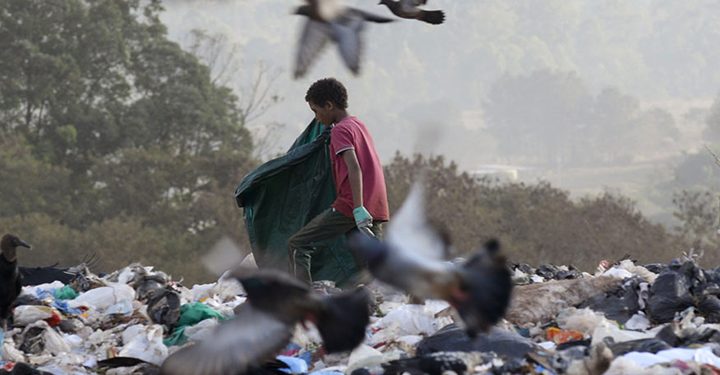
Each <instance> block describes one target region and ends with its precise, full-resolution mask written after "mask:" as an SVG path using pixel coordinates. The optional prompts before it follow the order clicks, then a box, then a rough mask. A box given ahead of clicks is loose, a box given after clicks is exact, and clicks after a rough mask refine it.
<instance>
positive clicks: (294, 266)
mask: <svg viewBox="0 0 720 375" xmlns="http://www.w3.org/2000/svg"><path fill="white" fill-rule="evenodd" d="M382 225H383V222H380V221H378V222H373V226H372V228H370V229H371V230H372V232H373V233H374V234H375V236H376V237H378V238H381V237H382ZM354 229H356V225H355V219H353V218H352V217H347V216H345V215H343V214H341V213H340V212H337V211H335V209H333V208H328V209H327V210H325V211H323V212H322V213H320V214H319V215H318V216H316V217H315V218H314V219H312V220H310V222H309V223H307V224H306V225H305V226H304V227H303V228H302V229H300V230H299V231H297V233H295V234H293V235H292V237H290V239H289V240H288V252H289V254H288V256H289V259H290V273H291V274H293V275H295V277H297V278H299V279H300V280H304V281H307V282H308V283H310V282H312V276H311V273H310V270H311V259H312V255H313V253H315V252H316V251H318V249H320V248H318V247H317V245H318V244H319V243H321V242H323V241H327V240H331V239H333V238H335V237H337V236H341V235H346V234H348V233H350V232H351V231H352V230H354ZM353 258H354V259H355V263H357V266H358V267H359V268H363V267H364V263H365V262H363V261H361V260H360V259H358V257H357V256H356V255H355V254H354V253H353Z"/></svg>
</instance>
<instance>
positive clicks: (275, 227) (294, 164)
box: [235, 120, 357, 285]
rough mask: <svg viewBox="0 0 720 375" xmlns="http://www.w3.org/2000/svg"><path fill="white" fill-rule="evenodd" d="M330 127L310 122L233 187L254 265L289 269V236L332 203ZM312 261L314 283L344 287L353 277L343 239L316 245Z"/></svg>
mask: <svg viewBox="0 0 720 375" xmlns="http://www.w3.org/2000/svg"><path fill="white" fill-rule="evenodd" d="M329 143H330V129H329V128H327V127H325V126H323V125H322V124H320V123H319V122H317V121H315V120H313V122H311V123H310V124H309V125H308V126H307V128H305V130H304V131H303V132H302V134H300V136H299V137H298V138H297V139H296V140H295V142H294V143H293V145H292V146H291V147H290V149H289V150H288V152H287V154H285V155H284V156H281V157H279V158H277V159H273V160H270V161H268V162H267V163H265V164H263V165H261V166H260V167H258V168H257V169H255V170H254V171H252V172H250V173H249V174H248V175H247V176H245V177H244V178H243V180H242V181H241V182H240V184H239V185H238V187H237V189H235V199H236V201H237V205H238V207H242V208H243V209H244V215H245V227H246V228H247V231H248V236H249V238H250V246H251V247H252V252H253V256H254V257H255V262H256V263H257V265H258V266H259V267H264V268H265V267H268V268H277V269H281V270H287V269H288V263H289V259H288V246H287V242H288V239H289V238H290V236H292V235H293V234H295V232H297V231H298V230H300V228H302V227H303V226H305V224H307V223H308V222H309V221H310V220H312V219H313V218H314V217H315V216H317V215H318V214H320V213H321V212H322V211H324V210H325V209H327V208H329V207H330V205H331V204H332V202H333V201H334V200H335V183H334V181H333V175H332V166H331V160H330V148H329ZM319 247H321V248H319V249H318V251H316V252H315V254H313V258H312V270H311V272H312V277H313V280H332V281H334V282H335V283H336V284H337V285H343V284H344V283H345V282H347V281H349V280H350V279H351V277H352V276H354V275H355V274H356V273H357V267H356V265H355V261H354V259H353V257H352V255H351V254H350V251H349V250H348V249H347V246H346V241H345V236H339V237H338V238H337V239H334V240H331V241H328V242H327V243H324V244H321V245H319Z"/></svg>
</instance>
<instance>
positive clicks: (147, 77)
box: [0, 0, 255, 277]
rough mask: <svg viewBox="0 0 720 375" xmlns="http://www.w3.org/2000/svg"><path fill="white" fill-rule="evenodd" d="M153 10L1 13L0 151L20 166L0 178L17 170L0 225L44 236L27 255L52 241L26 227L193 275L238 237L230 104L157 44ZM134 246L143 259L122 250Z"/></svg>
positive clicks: (240, 148) (244, 154)
mask: <svg viewBox="0 0 720 375" xmlns="http://www.w3.org/2000/svg"><path fill="white" fill-rule="evenodd" d="M161 11H162V7H161V5H160V2H159V0H151V1H148V2H141V1H139V0H129V1H117V0H89V1H82V0H8V1H4V2H1V3H0V132H2V134H3V140H5V139H6V136H7V137H11V139H12V141H8V142H3V143H5V145H6V146H7V147H6V148H3V150H2V152H3V153H5V154H7V153H14V154H17V155H19V156H20V157H18V158H11V159H10V160H7V161H6V160H5V159H3V162H0V176H3V177H7V178H8V180H4V181H13V179H12V177H13V176H14V175H16V174H18V171H20V170H21V169H24V170H26V171H27V173H21V174H20V176H19V177H17V179H19V180H17V179H16V180H17V181H18V182H23V183H25V185H24V186H22V187H20V186H21V185H17V186H15V185H10V186H8V187H3V188H2V189H5V190H3V193H6V190H7V194H9V196H11V197H17V199H18V200H17V201H16V202H3V203H0V206H2V209H3V210H2V211H0V219H2V221H3V222H5V223H6V224H7V225H8V228H13V227H15V226H17V227H18V228H23V230H26V231H31V232H33V233H34V235H36V236H37V237H38V238H45V240H46V241H47V242H39V243H38V242H37V241H35V244H36V247H37V248H39V249H43V248H46V249H50V248H52V247H53V245H54V244H53V243H52V240H51V239H50V238H48V237H47V236H46V235H43V234H42V233H43V232H42V231H43V228H42V227H37V226H33V225H30V224H29V223H33V222H37V223H44V224H41V225H46V227H47V228H51V227H52V228H63V229H62V230H60V229H58V230H49V231H48V233H57V234H58V236H60V235H61V233H64V234H62V236H64V237H63V238H68V241H69V242H70V244H69V245H68V247H73V246H75V247H76V248H77V249H80V248H82V247H83V246H84V245H83V242H82V241H85V242H86V243H88V242H89V243H95V244H97V246H99V247H101V248H99V249H97V250H98V251H101V252H102V253H103V254H104V255H105V256H107V257H108V258H113V255H114V254H116V253H118V252H126V253H128V252H129V253H128V254H129V255H128V256H127V257H126V258H127V259H133V257H135V258H136V259H155V260H162V261H165V262H168V263H171V268H170V269H168V270H169V271H171V272H173V271H178V272H183V274H184V275H185V276H187V277H199V276H201V275H204V273H203V270H202V269H201V268H200V267H199V266H198V262H197V257H198V256H199V255H200V254H201V253H202V251H204V250H205V249H207V248H209V246H210V244H211V243H212V241H214V240H215V239H217V238H219V237H220V236H221V235H224V234H227V235H231V236H233V237H235V238H236V240H241V239H242V238H243V236H244V232H243V231H242V229H241V225H242V221H241V215H240V213H239V212H237V209H236V208H235V206H234V202H233V199H232V194H231V193H230V192H232V190H233V187H234V185H235V184H236V183H237V181H239V179H240V178H241V177H242V175H243V174H245V173H246V172H247V171H248V170H249V168H251V167H252V166H253V165H254V164H255V161H254V159H253V158H252V151H253V143H252V137H251V135H250V133H249V132H248V130H247V129H246V128H245V126H244V120H245V116H247V111H246V112H243V111H242V110H241V109H239V108H238V98H237V97H236V96H235V95H234V94H233V92H232V91H231V90H230V89H229V88H227V87H224V86H222V85H220V84H219V82H214V81H213V79H212V77H211V74H210V69H209V68H208V67H207V66H206V65H204V64H202V63H201V62H200V61H199V60H198V58H197V57H196V56H194V55H193V54H191V53H189V52H186V51H184V50H183V49H182V48H181V47H180V46H179V45H178V44H176V43H174V42H172V41H170V40H168V39H167V35H166V29H165V26H164V25H163V24H162V23H161V22H160V20H159V14H160V12H161ZM49 184H52V186H48V185H49ZM3 197H5V195H3ZM13 223H14V224H13ZM23 223H24V224H23ZM118 228H124V230H118ZM106 231H107V235H104V234H103V233H105V232H106ZM68 233H71V234H72V235H67V234H68ZM87 233H94V234H95V236H94V238H98V240H97V241H88V238H86V237H85V235H86V234H87ZM136 236H147V238H148V245H153V246H154V247H155V248H140V249H137V248H135V249H133V248H129V247H128V244H130V243H133V241H130V239H134V238H136ZM27 237H29V238H32V236H31V235H28V236H27ZM151 238H152V240H150V239H151ZM163 238H165V240H164V241H163V240H162V239H163ZM102 239H105V240H104V241H103V240H102ZM135 243H136V244H137V243H138V242H137V241H135ZM41 251H42V250H41ZM146 252H150V253H154V254H157V255H163V254H164V255H165V256H166V257H162V256H161V257H159V258H158V257H152V256H151V257H148V256H147V254H146ZM169 254H172V257H173V258H172V259H174V263H172V262H170V259H171V258H170V257H169V256H168V255H169ZM101 255H102V254H101ZM66 257H67V258H66V259H58V260H59V261H61V260H72V259H73V257H74V255H73V254H66ZM105 265H106V266H113V267H121V266H124V264H117V263H106V264H105ZM157 266H160V267H162V266H163V264H157Z"/></svg>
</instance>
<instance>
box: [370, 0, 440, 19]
mask: <svg viewBox="0 0 720 375" xmlns="http://www.w3.org/2000/svg"><path fill="white" fill-rule="evenodd" d="M379 4H384V5H386V6H387V7H388V9H390V11H391V12H392V13H393V14H394V15H396V16H398V17H400V18H407V19H416V20H420V21H423V22H427V23H429V24H433V25H439V24H441V23H443V22H445V13H444V12H443V11H442V10H423V9H420V8H419V6H421V5H425V4H427V0H380V3H379Z"/></svg>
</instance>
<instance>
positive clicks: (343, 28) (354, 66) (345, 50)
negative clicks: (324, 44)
mask: <svg viewBox="0 0 720 375" xmlns="http://www.w3.org/2000/svg"><path fill="white" fill-rule="evenodd" d="M363 23H364V21H363V19H362V18H359V17H343V19H342V20H341V22H333V23H332V25H331V27H332V32H333V36H334V37H335V40H336V41H337V44H338V50H339V51H340V56H342V59H343V61H345V65H347V67H348V69H350V70H351V71H352V72H353V73H355V74H358V73H359V72H360V56H361V55H362V52H363V51H362V49H363V44H362V39H361V35H360V34H361V32H362V29H363Z"/></svg>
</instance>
